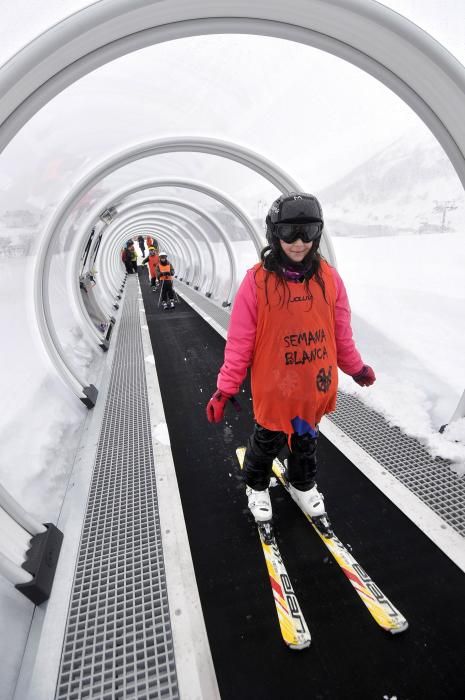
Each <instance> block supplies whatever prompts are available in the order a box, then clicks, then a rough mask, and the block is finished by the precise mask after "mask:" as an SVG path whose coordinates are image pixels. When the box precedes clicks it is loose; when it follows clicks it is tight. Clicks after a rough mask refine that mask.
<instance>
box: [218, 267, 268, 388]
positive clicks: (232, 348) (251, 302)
mask: <svg viewBox="0 0 465 700" xmlns="http://www.w3.org/2000/svg"><path fill="white" fill-rule="evenodd" d="M257 316H258V307H257V288H256V286H255V279H254V271H253V270H248V271H247V274H246V276H245V277H244V279H243V280H242V282H241V285H240V287H239V289H238V290H237V292H236V296H235V299H234V305H233V309H232V312H231V318H230V320H229V328H228V337H227V340H226V347H225V350H224V363H223V366H222V367H221V369H220V373H219V375H218V381H217V387H218V389H219V390H220V391H224V393H225V394H231V395H233V394H237V393H238V391H239V389H240V386H241V384H242V382H243V381H244V379H245V376H246V374H247V369H248V367H250V365H251V363H252V355H253V350H254V346H255V334H256V332H257Z"/></svg>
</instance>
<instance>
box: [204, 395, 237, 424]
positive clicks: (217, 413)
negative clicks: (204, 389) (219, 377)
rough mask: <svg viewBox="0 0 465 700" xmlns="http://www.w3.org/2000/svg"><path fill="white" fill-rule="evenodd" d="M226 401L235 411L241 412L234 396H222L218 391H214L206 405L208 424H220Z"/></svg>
mask: <svg viewBox="0 0 465 700" xmlns="http://www.w3.org/2000/svg"><path fill="white" fill-rule="evenodd" d="M228 401H231V403H232V404H233V406H234V408H235V409H236V411H240V410H241V407H240V406H239V403H238V401H236V399H235V398H234V396H231V395H230V394H223V392H222V391H220V390H219V389H218V391H215V393H214V394H213V396H212V397H211V399H210V401H209V402H208V403H207V418H208V421H209V423H221V421H222V420H223V418H224V409H225V407H226V403H227V402H228Z"/></svg>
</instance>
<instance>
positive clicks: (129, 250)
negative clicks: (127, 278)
mask: <svg viewBox="0 0 465 700" xmlns="http://www.w3.org/2000/svg"><path fill="white" fill-rule="evenodd" d="M121 260H122V261H123V263H124V266H125V268H126V272H127V273H128V274H131V273H133V272H137V253H136V251H135V250H134V242H133V241H127V243H126V246H125V248H123V250H122V251H121Z"/></svg>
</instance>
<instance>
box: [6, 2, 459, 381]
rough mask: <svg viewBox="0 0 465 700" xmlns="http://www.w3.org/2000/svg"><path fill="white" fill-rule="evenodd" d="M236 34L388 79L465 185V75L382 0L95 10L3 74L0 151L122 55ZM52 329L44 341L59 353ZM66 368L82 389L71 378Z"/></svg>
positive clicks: (72, 20) (62, 27)
mask: <svg viewBox="0 0 465 700" xmlns="http://www.w3.org/2000/svg"><path fill="white" fill-rule="evenodd" d="M234 32H238V33H246V34H247V33H251V34H260V35H268V36H276V37H280V38H285V39H289V40H292V41H297V42H300V43H303V44H307V45H311V46H315V47H317V48H320V49H322V50H324V51H328V52H330V53H333V54H334V55H336V56H339V57H340V58H343V59H345V60H347V61H350V62H351V63H353V64H354V65H357V66H358V67H360V68H361V69H362V70H364V71H366V72H368V73H370V74H371V75H373V76H374V77H376V78H378V79H379V80H380V81H381V82H382V83H384V84H385V85H386V86H387V87H389V88H391V89H392V90H393V91H394V92H395V93H396V94H397V95H399V96H400V97H401V99H403V100H404V101H405V102H406V103H407V104H408V105H409V106H410V107H411V108H412V109H413V110H414V111H415V112H416V113H417V114H418V115H419V117H420V118H421V119H422V120H423V121H424V122H425V124H426V125H427V126H428V127H429V128H430V129H431V131H432V132H433V133H434V134H435V136H436V138H437V139H438V141H439V142H440V143H441V145H442V146H443V148H444V150H445V151H446V153H447V155H448V156H449V158H450V160H451V162H452V165H453V167H454V168H455V170H456V172H457V174H458V176H459V178H460V180H461V181H462V183H463V184H465V133H464V131H463V128H462V115H463V113H464V112H465V109H464V108H465V71H464V69H463V67H462V66H461V65H460V64H459V63H458V62H457V61H456V60H455V59H454V58H453V57H452V56H451V55H450V54H449V53H448V52H447V51H446V50H445V49H444V48H443V47H442V46H441V45H440V44H438V43H437V42H436V41H434V40H433V39H432V38H431V37H429V36H428V35H427V34H425V33H424V32H422V31H421V30H420V29H419V28H418V27H416V26H415V25H413V24H412V23H411V22H409V21H408V20H406V19H405V18H403V17H401V16H400V15H397V14H396V13H395V12H392V11H391V10H389V9H388V8H386V7H383V6H382V5H379V4H378V3H376V2H373V0H357V1H355V0H326V2H321V0H288V2H287V3H286V4H285V5H284V4H282V3H281V0H266V2H265V1H264V0H229V1H228V2H226V1H225V2H223V3H221V5H220V6H219V4H218V3H217V2H216V0H198V2H197V3H195V7H193V6H192V5H189V4H187V5H186V3H183V2H180V0H179V1H178V0H159V2H157V3H156V5H154V4H153V3H152V2H151V0H133V2H132V3H131V5H130V7H128V5H127V3H126V0H113V2H112V3H97V4H94V5H92V6H89V7H87V8H84V9H83V10H81V11H80V12H77V13H75V14H74V15H72V16H71V17H68V18H67V19H66V20H64V21H63V22H60V23H58V24H57V25H56V26H55V27H52V28H51V29H50V30H48V31H47V32H45V33H44V34H43V35H41V36H40V37H38V38H37V39H35V40H34V41H33V42H31V43H30V44H28V45H27V46H26V47H25V48H24V49H23V50H22V51H20V52H18V54H16V56H14V57H13V58H12V59H11V60H10V61H9V62H8V63H7V64H6V65H5V66H4V67H3V68H2V69H1V71H0V95H1V96H2V97H1V98H0V121H1V126H0V147H4V146H5V145H6V144H7V143H8V142H9V141H10V140H11V138H12V137H13V135H14V134H15V133H16V132H17V131H18V130H19V129H20V128H21V126H22V125H23V124H24V123H26V121H27V120H28V119H29V118H30V117H31V116H32V115H33V114H34V113H35V112H36V111H37V110H38V109H39V108H40V107H41V106H42V105H43V104H45V103H46V102H47V101H48V100H49V99H51V98H52V97H53V96H54V95H56V94H57V93H58V92H59V91H60V90H62V89H64V87H66V86H67V85H69V84H70V83H71V82H73V81H74V80H76V79H77V78H78V77H80V76H82V75H85V74H86V73H88V72H89V71H90V70H93V69H94V68H96V67H97V66H99V65H103V64H104V63H105V62H107V61H109V60H111V59H113V58H115V57H117V56H119V55H123V54H124V53H127V52H129V51H131V50H134V49H136V48H141V47H142V46H144V45H148V44H152V43H156V42H159V41H160V42H161V41H167V40H169V39H175V38H179V37H182V36H192V35H194V34H208V33H210V34H212V33H234ZM420 67H421V70H419V68H420ZM40 313H41V309H39V316H40ZM42 325H43V324H42ZM43 330H45V329H44V328H40V333H41V336H42V340H43V341H44V345H45V346H46V349H47V352H48V354H49V355H53V348H52V347H49V345H50V344H47V339H45V340H44V337H43ZM51 345H52V346H53V339H52V343H51ZM52 363H53V364H54V362H53V358H52ZM57 369H58V371H59V374H60V375H61V376H62V377H63V379H64V381H65V382H67V383H70V384H71V385H74V388H76V382H75V381H74V378H73V377H72V376H70V373H69V371H67V370H65V369H64V368H57ZM78 395H79V393H78Z"/></svg>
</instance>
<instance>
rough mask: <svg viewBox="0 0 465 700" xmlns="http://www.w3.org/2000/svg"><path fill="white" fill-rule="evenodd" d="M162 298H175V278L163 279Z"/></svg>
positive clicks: (164, 299)
mask: <svg viewBox="0 0 465 700" xmlns="http://www.w3.org/2000/svg"><path fill="white" fill-rule="evenodd" d="M161 283H162V289H161V300H162V301H166V300H167V299H174V290H173V280H164V279H162V281H161Z"/></svg>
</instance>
